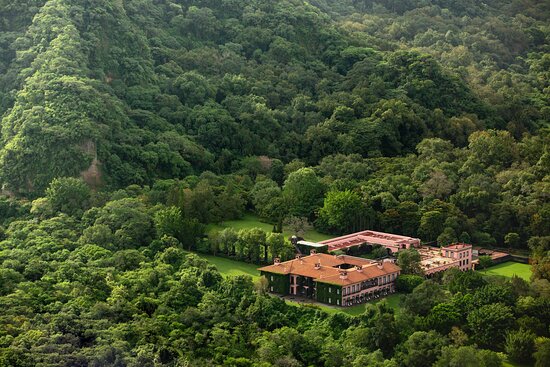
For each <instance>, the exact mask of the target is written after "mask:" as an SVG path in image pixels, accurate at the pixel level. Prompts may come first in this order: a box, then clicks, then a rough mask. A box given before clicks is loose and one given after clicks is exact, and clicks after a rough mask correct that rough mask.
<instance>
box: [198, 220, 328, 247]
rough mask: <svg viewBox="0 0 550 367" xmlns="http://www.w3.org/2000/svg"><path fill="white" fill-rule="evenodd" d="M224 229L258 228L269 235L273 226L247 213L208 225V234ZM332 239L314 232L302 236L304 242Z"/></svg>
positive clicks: (288, 235) (288, 233)
mask: <svg viewBox="0 0 550 367" xmlns="http://www.w3.org/2000/svg"><path fill="white" fill-rule="evenodd" d="M224 228H233V229H236V230H239V229H251V228H260V229H262V230H264V231H265V232H268V233H270V232H271V231H272V229H273V224H269V223H265V222H262V221H260V218H258V217H257V216H256V215H254V214H250V213H248V214H245V215H244V217H242V218H241V219H238V220H228V221H225V222H223V223H221V224H210V225H209V226H208V233H211V232H213V231H221V230H222V229H224ZM283 235H284V236H285V238H288V237H290V236H292V235H293V233H291V232H289V231H287V230H284V229H283ZM332 237H334V236H330V235H326V234H323V233H319V232H317V231H315V230H310V231H307V232H306V234H305V235H304V238H305V239H306V240H308V241H313V242H318V241H323V240H328V239H329V238H332Z"/></svg>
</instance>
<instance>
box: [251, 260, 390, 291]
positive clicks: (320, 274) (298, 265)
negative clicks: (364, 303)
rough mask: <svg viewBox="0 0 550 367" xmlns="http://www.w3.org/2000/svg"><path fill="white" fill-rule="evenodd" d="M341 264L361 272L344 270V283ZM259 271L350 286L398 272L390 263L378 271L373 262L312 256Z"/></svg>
mask: <svg viewBox="0 0 550 367" xmlns="http://www.w3.org/2000/svg"><path fill="white" fill-rule="evenodd" d="M318 263H319V264H321V265H320V266H319V267H318V268H316V267H315V264H318ZM343 264H349V265H354V266H361V267H362V270H361V271H358V270H357V269H356V268H355V267H352V268H350V269H345V271H347V274H348V278H347V280H345V281H344V279H340V272H341V271H342V270H343V269H340V268H338V266H340V265H343ZM259 270H260V271H265V272H269V273H276V274H295V275H301V276H305V277H309V278H313V279H315V280H316V281H322V282H323V283H332V284H352V283H357V282H362V281H365V280H368V279H371V278H375V277H378V276H382V275H386V274H389V273H393V272H398V271H399V270H400V269H399V267H398V266H397V265H395V264H393V263H390V262H384V263H383V265H382V269H379V268H378V266H377V264H376V263H373V261H371V260H368V259H363V258H360V257H354V256H347V255H340V256H334V255H328V254H314V255H309V256H304V257H302V258H299V259H293V260H289V261H285V262H283V263H280V264H273V265H269V266H264V267H263V268H260V269H259Z"/></svg>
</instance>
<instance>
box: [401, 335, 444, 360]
mask: <svg viewBox="0 0 550 367" xmlns="http://www.w3.org/2000/svg"><path fill="white" fill-rule="evenodd" d="M446 344H447V340H446V338H444V337H443V336H442V335H440V334H438V333H437V332H435V331H429V332H425V331H416V332H414V333H413V334H412V335H411V336H409V338H408V339H407V340H406V341H405V343H404V344H403V347H404V351H403V355H402V357H401V360H402V362H403V364H404V365H405V366H409V367H421V366H431V365H433V364H434V363H435V361H436V360H437V359H438V358H439V355H440V354H441V348H442V347H443V346H445V345H446Z"/></svg>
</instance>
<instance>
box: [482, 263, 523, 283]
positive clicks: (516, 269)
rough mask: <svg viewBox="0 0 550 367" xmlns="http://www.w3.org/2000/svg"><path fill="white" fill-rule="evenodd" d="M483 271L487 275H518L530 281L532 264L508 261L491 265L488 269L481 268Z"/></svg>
mask: <svg viewBox="0 0 550 367" xmlns="http://www.w3.org/2000/svg"><path fill="white" fill-rule="evenodd" d="M481 273H483V274H486V275H502V276H505V277H510V278H511V277H512V276H514V275H517V276H518V277H520V278H523V279H525V280H527V281H529V279H530V278H531V265H529V264H521V263H516V262H513V261H507V262H505V263H502V264H498V265H495V266H491V267H490V268H488V269H485V270H481Z"/></svg>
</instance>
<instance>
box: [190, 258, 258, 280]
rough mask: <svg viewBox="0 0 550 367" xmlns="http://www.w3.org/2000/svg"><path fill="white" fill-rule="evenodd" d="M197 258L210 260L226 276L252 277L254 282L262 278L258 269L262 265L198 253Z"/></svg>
mask: <svg viewBox="0 0 550 367" xmlns="http://www.w3.org/2000/svg"><path fill="white" fill-rule="evenodd" d="M196 255H197V256H199V257H201V258H203V259H205V260H208V262H210V263H211V264H212V265H215V266H216V268H218V271H219V272H220V273H221V274H222V275H223V276H224V277H227V276H236V275H250V276H251V277H252V279H253V280H256V279H258V278H260V272H259V271H258V268H259V267H260V265H255V264H249V263H245V262H242V261H237V260H231V259H227V258H225V257H219V256H214V255H206V254H199V253H196Z"/></svg>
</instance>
